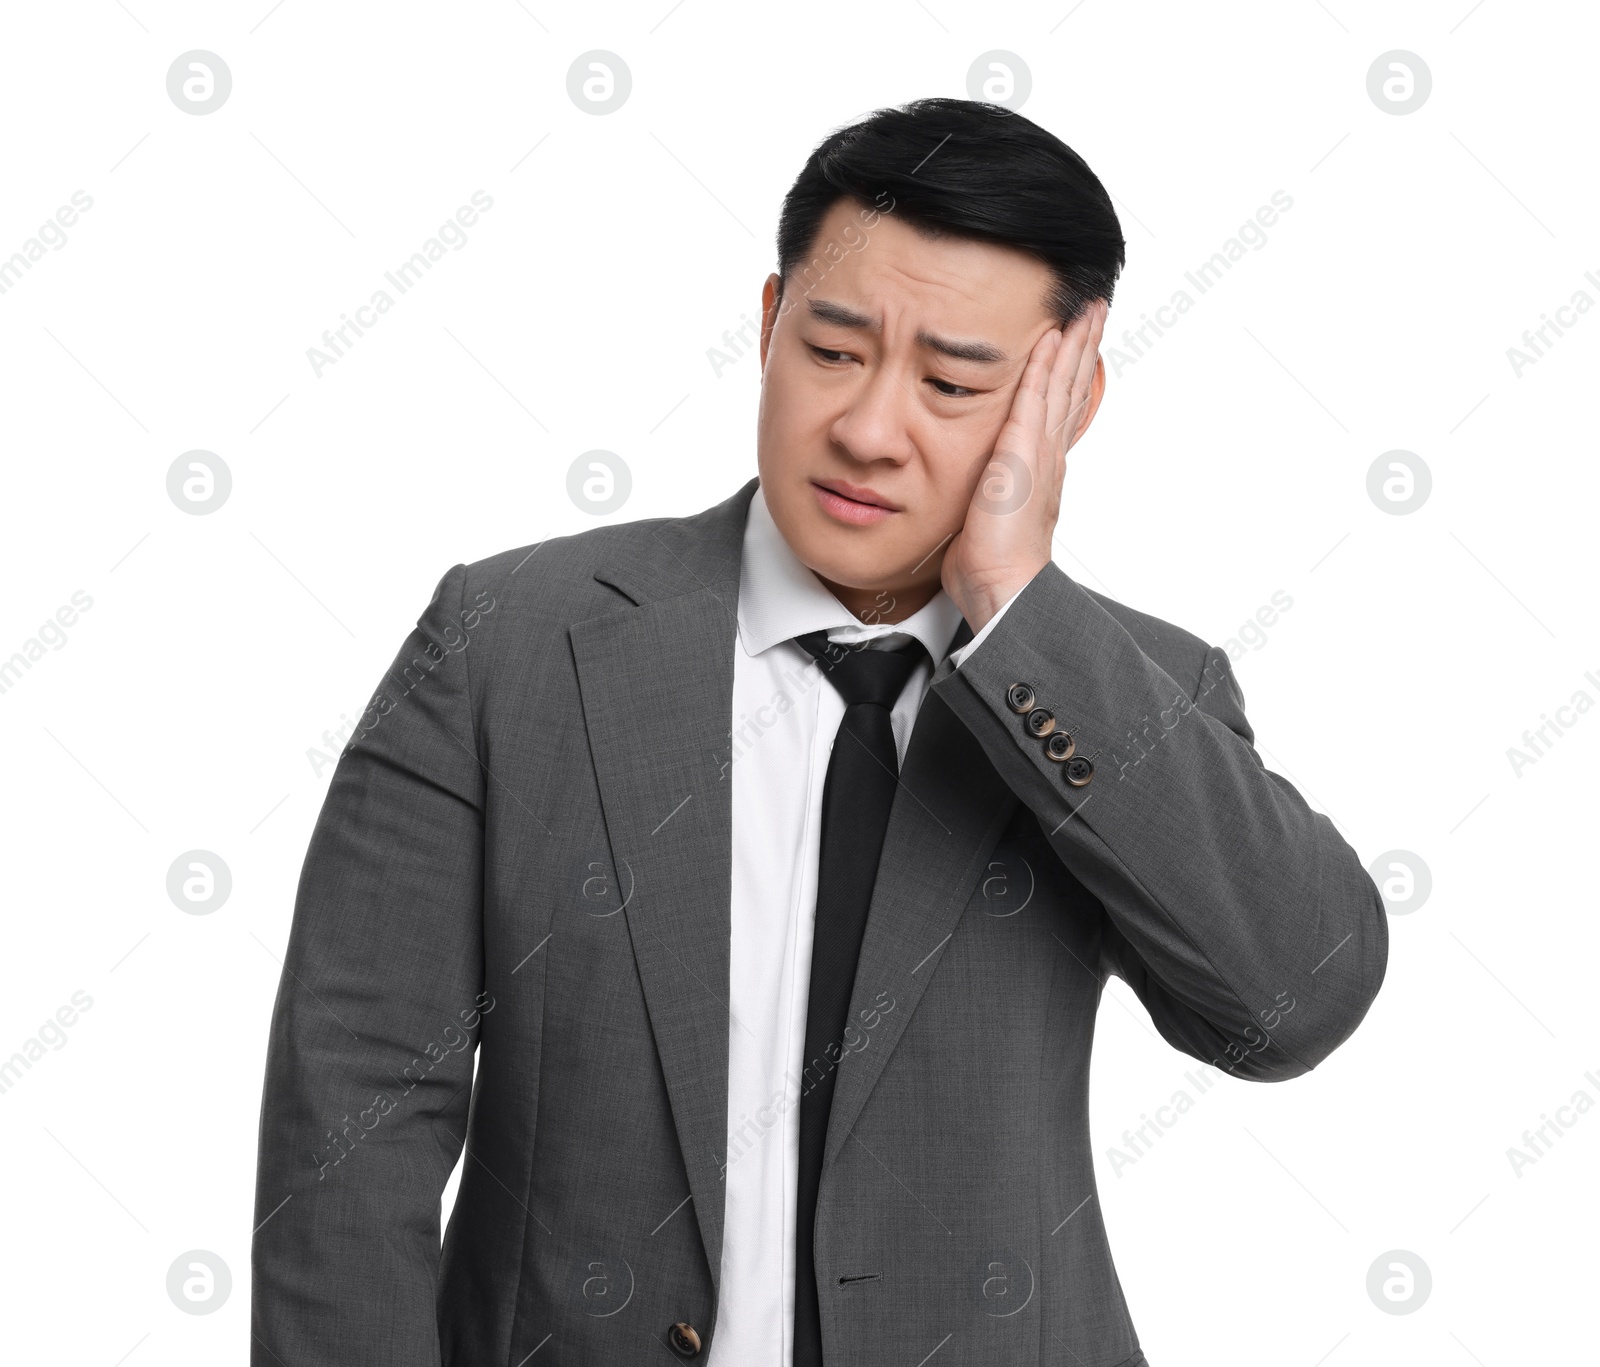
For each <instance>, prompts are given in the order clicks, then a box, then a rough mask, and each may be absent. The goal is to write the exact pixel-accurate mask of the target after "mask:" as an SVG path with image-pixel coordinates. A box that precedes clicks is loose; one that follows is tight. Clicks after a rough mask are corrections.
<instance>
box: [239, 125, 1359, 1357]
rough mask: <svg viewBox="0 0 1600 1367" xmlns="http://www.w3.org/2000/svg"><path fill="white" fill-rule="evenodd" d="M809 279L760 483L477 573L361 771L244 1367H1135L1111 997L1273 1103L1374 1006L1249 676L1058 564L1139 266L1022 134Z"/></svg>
mask: <svg viewBox="0 0 1600 1367" xmlns="http://www.w3.org/2000/svg"><path fill="white" fill-rule="evenodd" d="M778 245H779V269H778V271H777V272H775V273H774V274H773V275H772V276H771V277H770V278H769V279H768V280H767V282H766V285H765V287H764V291H763V301H762V302H763V314H762V332H761V342H760V346H761V363H762V394H761V408H760V416H759V422H758V434H757V468H758V471H759V478H758V479H756V480H752V481H750V483H748V484H747V485H745V487H744V488H742V489H740V490H739V491H738V492H737V493H735V494H733V495H732V496H731V497H729V498H728V499H726V500H725V501H724V502H722V503H720V504H718V505H717V506H716V507H713V508H710V509H708V510H706V511H704V512H701V513H699V514H696V515H694V516H689V517H681V518H667V519H658V520H654V521H649V522H638V523H632V524H624V525H619V526H612V527H604V528H598V529H595V530H593V531H590V532H587V533H585V534H583V535H579V536H573V537H567V538H561V539H558V540H553V541H547V542H544V543H542V544H540V545H537V546H533V547H524V548H521V549H519V550H514V551H510V552H507V553H506V554H504V555H500V556H496V557H494V558H492V559H489V560H485V561H482V562H480V563H478V564H474V565H457V566H455V568H453V569H451V570H450V571H449V572H448V573H447V574H446V575H445V576H444V578H443V580H442V581H441V582H440V584H439V587H438V590H437V592H436V593H435V595H434V598H433V601H432V602H431V603H430V604H429V605H428V607H427V609H426V610H425V611H424V612H423V614H422V616H421V618H420V620H419V621H418V623H417V627H416V630H415V632H414V633H413V634H412V635H411V636H410V637H409V639H408V640H407V641H406V643H405V645H404V646H403V647H402V649H401V651H400V653H399V655H398V656H397V658H396V659H395V662H394V664H393V666H392V668H391V669H390V671H389V673H388V675H387V676H386V678H385V679H384V681H383V683H382V685H381V687H380V689H379V691H378V693H377V695H376V696H375V697H374V699H373V701H372V704H371V706H370V707H369V709H368V710H367V712H366V713H365V714H364V715H363V718H362V721H361V724H360V726H359V729H358V733H357V734H356V736H355V737H354V738H353V739H352V741H351V743H350V744H349V746H348V747H347V749H346V751H345V753H344V754H343V756H342V757H341V759H340V762H339V765H338V767H337V770H336V772H335V774H334V776H333V779H332V783H331V787H330V789H329V792H328V795H327V799H326V802H325V804H324V807H323V810H322V813H321V816H320V818H319V820H318V822H317V826H316V830H315V833H314V835H313V837H312V841H311V846H310V850H309V852H308V854H307V858H306V863H305V868H304V872H303V874H302V877H301V882H300V888H299V894H298V898H297V902H296V906H295V914H294V921H293V927H292V930H291V933H290V938H289V945H288V950H287V954H286V958H285V968H284V975H283V979H282V983H281V985H280V988H279V992H278V997H277V1002H276V1005H275V1008H274V1012H273V1018H272V1028H271V1038H270V1045H269V1052H268V1059H267V1070H266V1087H265V1094H264V1098H263V1105H262V1114H261V1136H260V1162H259V1173H258V1192H257V1212H256V1220H257V1222H258V1224H259V1229H258V1231H257V1233H256V1235H255V1242H254V1249H253V1263H254V1282H253V1326H252V1327H253V1338H254V1345H255V1346H254V1350H253V1351H254V1359H253V1360H254V1362H255V1363H256V1364H257V1367H269V1365H270V1364H282V1367H310V1365H311V1364H328V1367H333V1364H339V1367H350V1365H351V1364H373V1367H377V1364H384V1367H413V1364H415V1367H427V1365H429V1364H439V1363H441V1362H442V1363H443V1364H446V1365H447V1367H479V1365H480V1364H495V1367H526V1364H530V1363H532V1364H533V1365H534V1367H539V1365H540V1364H545V1363H561V1364H579V1365H582V1367H600V1365H601V1364H605V1365H606V1367H611V1365H612V1364H619V1363H650V1362H656V1361H666V1360H670V1359H672V1358H674V1357H677V1358H680V1359H695V1358H699V1359H700V1360H702V1361H711V1362H714V1363H715V1364H716V1365H717V1367H748V1365H750V1364H779V1365H780V1367H789V1364H793V1367H818V1364H821V1363H823V1362H826V1363H828V1364H830V1367H833V1365H836V1364H849V1363H863V1364H865V1363H889V1362H904V1363H907V1364H912V1363H916V1362H919V1361H922V1360H924V1359H925V1358H926V1357H927V1356H928V1355H929V1354H931V1353H932V1352H934V1351H935V1350H937V1351H939V1352H940V1361H941V1362H947V1363H951V1364H954V1363H958V1362H964V1363H984V1364H996V1363H1029V1364H1037V1363H1042V1362H1046V1361H1048V1362H1068V1363H1076V1364H1080V1365H1081V1367H1138V1365H1139V1364H1143V1363H1145V1361H1146V1359H1145V1357H1144V1355H1143V1353H1142V1352H1141V1350H1140V1348H1139V1343H1138V1337H1137V1335H1136V1333H1135V1331H1134V1328H1133V1325H1132V1322H1131V1320H1130V1317H1129V1314H1128V1310H1127V1307H1126V1305H1125V1303H1124V1300H1123V1296H1122V1292H1121V1288H1120V1286H1119V1284H1118V1281H1117V1275H1116V1272H1115V1269H1114V1267H1113V1264H1112V1259H1111V1254H1110V1249H1109V1245H1108V1242H1107V1236H1106V1230H1105V1227H1104V1225H1103V1223H1102V1220H1101V1214H1100V1209H1099V1205H1098V1202H1097V1201H1096V1200H1094V1194H1095V1181H1094V1171H1093V1163H1092V1158H1091V1153H1090V1148H1089V1128H1088V1113H1087V1108H1088V1078H1089V1060H1090V1047H1091V1043H1092V1038H1093V1029H1094V1021H1095V1013H1096V1009H1097V1006H1098V1003H1099V1000H1100V994H1101V989H1102V986H1103V984H1104V981H1105V978H1106V976H1107V975H1108V974H1112V973H1114V974H1117V975H1118V976H1120V977H1121V978H1123V979H1124V980H1125V981H1126V982H1127V983H1128V984H1129V985H1130V986H1131V987H1132V988H1133V990H1134V991H1135V992H1136V993H1137V994H1138V996H1139V998H1140V1000H1141V1001H1142V1002H1143V1003H1144V1005H1145V1007H1146V1008H1147V1009H1148V1011H1149V1013H1150V1016H1151V1019H1152V1020H1153V1022H1154V1023H1155V1026H1156V1028H1157V1029H1158V1030H1159V1031H1160V1032H1161V1034H1162V1036H1163V1037H1164V1038H1165V1039H1167V1040H1168V1041H1169V1042H1170V1043H1171V1044H1172V1045H1174V1046H1175V1047H1176V1048H1178V1049H1180V1050H1183V1051H1184V1052H1186V1053H1188V1054H1190V1055H1193V1056H1194V1057H1196V1058H1198V1059H1202V1060H1204V1061H1206V1062H1208V1063H1212V1064H1215V1065H1216V1066H1217V1067H1218V1068H1221V1069H1224V1070H1226V1071H1228V1072H1231V1073H1232V1074H1234V1075H1235V1076H1236V1077H1239V1078H1247V1079H1255V1080H1266V1081H1271V1080H1278V1079H1283V1078H1291V1077H1295V1076H1297V1075H1299V1074H1301V1073H1304V1072H1306V1071H1307V1070H1308V1069H1310V1068H1313V1067H1315V1066H1316V1065H1317V1064H1318V1063H1319V1062H1320V1061H1321V1060H1322V1059H1323V1058H1325V1057H1326V1056H1327V1055H1328V1054H1329V1053H1330V1052H1331V1051H1332V1050H1333V1049H1334V1048H1336V1047H1337V1046H1338V1045H1339V1044H1340V1043H1341V1042H1342V1041H1343V1040H1344V1039H1345V1038H1346V1037H1348V1035H1349V1034H1350V1032H1351V1031H1352V1030H1353V1029H1354V1028H1355V1027H1356V1025H1357V1024H1358V1023H1359V1022H1360V1020H1361V1019H1362V1017H1363V1016H1364V1014H1365V1013H1366V1011H1367V1008H1368V1006H1369V1004H1370V1003H1371V1001H1372V998H1373V996H1374V994H1375V993H1376V991H1377V989H1378V987H1379V984H1380V982H1381V981H1382V977H1383V972H1384V966H1385V961H1386V954H1387V930H1386V926H1385V920H1384V912H1383V909H1382V904H1381V900H1380V898H1379V896H1378V893H1377V890H1376V889H1375V887H1374V886H1373V884H1372V882H1371V880H1370V879H1369V878H1368V877H1367V875H1366V873H1365V872H1364V870H1363V868H1362V866H1361V863H1360V861H1359V860H1358V858H1357V856H1356V854H1355V853H1354V852H1353V851H1352V850H1351V849H1350V847H1349V846H1348V845H1347V844H1346V843H1345V842H1344V841H1343V840H1342V839H1341V838H1340V837H1339V835H1338V834H1337V833H1336V832H1335V830H1334V828H1333V826H1332V824H1331V823H1330V822H1329V821H1328V819H1327V818H1326V817H1324V816H1321V815H1319V814H1317V813H1315V812H1313V811H1312V810H1311V809H1310V808H1309V807H1308V806H1307V805H1306V803H1305V802H1304V800H1303V799H1302V798H1301V797H1300V795H1299V793H1297V792H1296V791H1295V789H1294V788H1293V787H1292V786H1290V784H1289V783H1288V782H1286V781H1285V780H1284V779H1283V778H1282V777H1280V776H1279V775H1277V774H1274V773H1271V772H1269V771H1268V770H1266V769H1265V768H1264V767H1263V765H1262V762H1261V759H1260V756H1259V755H1258V754H1257V752H1256V750H1255V748H1254V744H1253V742H1254V735H1253V732H1252V729H1251V725H1250V723H1249V721H1248V720H1247V719H1246V716H1245V711H1244V698H1243V695H1242V693H1241V691H1240V689H1239V687H1238V684H1237V683H1236V681H1235V680H1234V677H1233V674H1232V672H1231V669H1230V666H1229V662H1228V657H1227V654H1226V652H1225V651H1223V650H1221V649H1218V648H1216V647H1211V646H1208V645H1207V643H1206V642H1205V641H1203V640H1201V639H1200V638H1198V637H1196V636H1194V635H1191V634H1190V633H1189V632H1187V631H1184V630H1183V629H1181V628H1179V627H1176V626H1173V625H1170V624H1168V623H1166V622H1163V621H1160V620H1158V619H1156V618H1154V617H1151V616H1148V615H1146V614H1145V613H1142V612H1139V611H1137V610H1135V609H1133V608H1130V607H1125V606H1123V605H1122V604H1120V603H1117V602H1114V601H1113V600H1111V599H1109V598H1106V597H1104V596H1103V595H1101V594H1098V593H1095V592H1093V591H1091V590H1089V589H1087V588H1085V587H1084V586H1082V585H1081V584H1079V583H1077V582H1076V581H1074V580H1073V579H1072V578H1070V577H1069V576H1068V575H1067V574H1065V573H1064V572H1063V571H1062V570H1061V569H1060V568H1059V567H1057V566H1056V565H1055V564H1053V563H1052V562H1051V559H1050V555H1051V544H1052V538H1053V537H1054V536H1056V535H1057V534H1059V535H1061V536H1063V537H1065V538H1066V539H1068V540H1070V538H1071V534H1072V525H1073V512H1072V511H1071V510H1070V509H1069V511H1068V513H1067V515H1066V516H1064V517H1063V516H1062V511H1061V502H1062V486H1063V478H1064V472H1065V464H1066V453H1067V451H1068V449H1069V448H1070V447H1071V446H1072V445H1073V443H1074V442H1076V441H1077V440H1079V439H1080V438H1081V437H1082V435H1083V433H1084V432H1085V431H1086V430H1087V429H1088V427H1089V424H1090V423H1091V421H1092V420H1093V418H1094V415H1095V412H1096V410H1097V408H1098V406H1099V403H1100V400H1101V396H1102V393H1103V391H1104V385H1105V371H1104V365H1103V363H1102V362H1101V361H1100V359H1099V354H1098V346H1099V341H1100V337H1101V334H1102V329H1103V327H1104V323H1105V317H1106V310H1107V307H1108V305H1109V302H1110V299H1111V295H1112V289H1113V285H1114V282H1115V279H1116V276H1117V274H1118V273H1119V271H1120V269H1121V266H1122V263H1123V253H1124V246H1123V240H1122V236H1121V233H1120V230H1119V228H1118V225H1117V220H1116V216H1115V214H1114V212H1113V210H1112V206H1111V203H1110V200H1109V198H1108V197H1107V195H1106V193H1105V191H1104V189H1103V188H1102V186H1101V184H1100V182H1099V181H1098V180H1097V179H1096V178H1095V176H1094V175H1093V173H1092V172H1091V171H1090V170H1089V168H1088V167H1087V166H1086V165H1085V164H1084V163H1083V162H1082V160H1081V159H1080V158H1078V157H1077V156H1076V155H1075V154H1074V153H1073V152H1071V151H1070V149H1068V148H1067V147H1066V146H1065V145H1064V144H1062V143H1061V142H1059V141H1058V140H1057V139H1056V138H1054V137H1053V136H1052V135H1050V134H1049V133H1047V132H1045V131H1044V130H1042V129H1040V128H1038V127H1037V126H1035V125H1034V124H1032V123H1030V122H1029V121H1028V120H1026V119H1023V118H1021V117H1020V116H1018V115H1016V114H1012V113H1008V112H1006V111H1003V110H999V109H996V108H994V107H992V106H986V105H982V104H975V103H971V102H968V101H956V100H931V101H919V102H917V103H915V104H913V105H910V106H906V107H904V108H901V109H893V110H882V111H879V112H878V113H876V114H874V115H871V116H869V117H868V118H866V119H865V120H862V121H861V122H859V123H857V124H855V125H853V126H851V127H849V128H846V129H843V130H840V131H839V132H837V133H835V134H833V135H832V136H830V137H829V138H828V139H827V140H826V141H824V142H823V143H822V144H821V145H820V146H819V147H818V148H817V149H816V151H815V152H814V153H813V154H812V156H811V158H810V159H809V160H808V162H807V163H806V166H805V167H804V169H803V170H802V172H801V174H800V176H799V178H798V179H797V180H796V182H795V184H794V186H793V188H792V189H791V190H790V192H789V195H788V196H787V198H786V199H785V202H784V208H783V214H782V219H781V222H780V227H779V234H778ZM1153 553H1156V554H1159V548H1156V549H1155V550H1154V552H1153ZM474 1055H476V1065H477V1066H476V1073H475V1074H474V1067H473V1064H474ZM463 1153H464V1157H463ZM458 1159H460V1160H461V1162H462V1164H463V1166H462V1176H461V1184H460V1191H459V1195H458V1199H457V1201H456V1205H455V1209H454V1213H453V1215H452V1217H451V1220H450V1223H449V1228H448V1230H447V1231H446V1233H445V1235H444V1239H443V1248H442V1251H441V1247H440V1233H439V1211H440V1194H441V1192H442V1190H443V1188H444V1185H445V1182H446V1179H447V1178H448V1176H449V1174H450V1172H451V1170H452V1169H453V1167H454V1166H455V1164H456V1162H457V1160H458Z"/></svg>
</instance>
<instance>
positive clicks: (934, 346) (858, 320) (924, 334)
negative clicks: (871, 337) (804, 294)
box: [806, 299, 1006, 365]
mask: <svg viewBox="0 0 1600 1367" xmlns="http://www.w3.org/2000/svg"><path fill="white" fill-rule="evenodd" d="M806 307H807V308H808V309H809V310H810V311H811V316H812V317H813V318H815V319H817V320H818V321H819V322H823V323H832V324H834V325H835V326H836V327H842V328H860V329H862V330H864V331H866V332H877V331H878V322H877V320H876V319H874V318H869V317H867V315H866V314H864V313H857V312H856V310H855V309H852V308H847V307H845V305H843V304H836V303H834V302H833V301H832V300H830V299H808V300H806ZM917 345H918V346H920V347H925V348H926V349H927V350H929V351H937V352H939V353H940V354H941V355H944V356H950V357H953V358H954V359H956V360H958V361H976V362H977V363H979V364H980V365H993V364H994V363H995V362H997V361H1004V360H1005V359H1006V354H1005V352H1003V351H1002V350H1000V348H999V347H997V346H995V345H993V344H992V343H990V342H958V341H952V340H951V339H950V338H948V337H939V336H936V335H935V334H934V333H931V332H928V331H926V330H921V331H918V333H917Z"/></svg>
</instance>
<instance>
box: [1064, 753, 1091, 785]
mask: <svg viewBox="0 0 1600 1367" xmlns="http://www.w3.org/2000/svg"><path fill="white" fill-rule="evenodd" d="M1093 777H1094V765H1093V764H1091V763H1090V762H1089V761H1088V760H1087V759H1085V758H1084V757H1083V756H1082V755H1074V756H1073V757H1072V758H1071V759H1069V760H1068V761H1067V782H1068V783H1070V784H1071V785H1072V786H1073V787H1074V788H1081V787H1083V786H1084V784H1086V783H1087V782H1088V781H1089V780H1090V779H1092V778H1093Z"/></svg>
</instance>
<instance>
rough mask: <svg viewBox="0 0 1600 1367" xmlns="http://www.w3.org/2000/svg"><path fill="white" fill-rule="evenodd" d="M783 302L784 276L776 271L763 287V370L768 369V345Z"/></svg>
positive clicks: (763, 371) (763, 372) (764, 371)
mask: <svg viewBox="0 0 1600 1367" xmlns="http://www.w3.org/2000/svg"><path fill="white" fill-rule="evenodd" d="M782 303H783V277H782V276H780V275H779V274H778V273H777V272H776V271H774V272H773V273H772V274H771V275H769V276H768V277H767V280H766V283H765V284H764V285H762V287H761V371H762V374H765V373H766V369H767V346H768V344H769V343H770V342H771V341H772V329H773V328H775V327H777V325H778V309H779V307H780V306H781V305H782Z"/></svg>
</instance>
